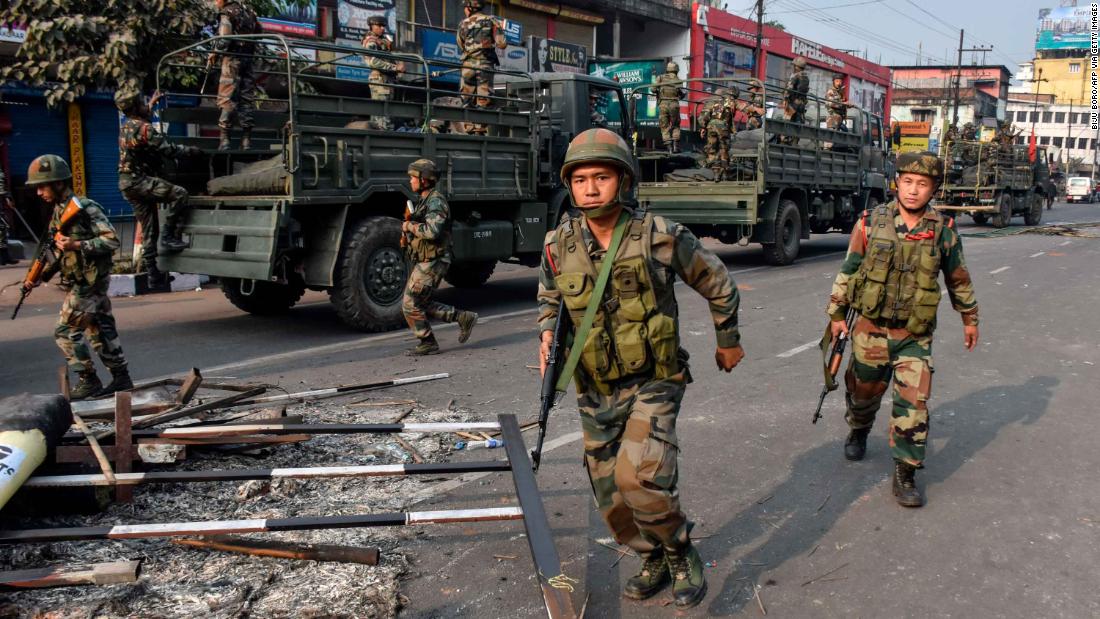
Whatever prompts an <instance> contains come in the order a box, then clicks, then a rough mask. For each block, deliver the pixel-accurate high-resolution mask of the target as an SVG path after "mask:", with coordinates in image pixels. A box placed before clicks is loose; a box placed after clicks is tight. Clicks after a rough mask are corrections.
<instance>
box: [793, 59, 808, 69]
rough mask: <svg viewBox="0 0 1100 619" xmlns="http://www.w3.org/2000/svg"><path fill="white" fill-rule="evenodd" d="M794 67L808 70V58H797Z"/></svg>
mask: <svg viewBox="0 0 1100 619" xmlns="http://www.w3.org/2000/svg"><path fill="white" fill-rule="evenodd" d="M794 66H796V67H798V68H799V69H805V68H806V57H805V56H799V57H798V58H795V59H794Z"/></svg>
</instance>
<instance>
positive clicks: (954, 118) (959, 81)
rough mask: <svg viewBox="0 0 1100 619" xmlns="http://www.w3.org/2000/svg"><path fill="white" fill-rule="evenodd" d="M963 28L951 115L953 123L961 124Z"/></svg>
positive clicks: (960, 35)
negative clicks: (953, 106) (953, 107)
mask: <svg viewBox="0 0 1100 619" xmlns="http://www.w3.org/2000/svg"><path fill="white" fill-rule="evenodd" d="M963 32H964V31H963V30H962V29H959V60H958V63H957V64H956V67H955V111H954V113H952V115H951V124H953V125H956V126H957V125H958V124H959V97H960V95H961V93H960V92H959V90H960V89H961V88H962V72H963Z"/></svg>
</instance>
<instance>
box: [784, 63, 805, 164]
mask: <svg viewBox="0 0 1100 619" xmlns="http://www.w3.org/2000/svg"><path fill="white" fill-rule="evenodd" d="M792 66H793V67H794V70H793V71H792V72H791V78H790V79H789V80H787V91H786V94H785V96H784V100H783V101H784V105H785V109H784V110H783V116H784V118H786V119H787V120H789V121H791V122H794V123H800V124H801V123H805V122H806V94H807V93H809V92H810V78H809V77H807V76H806V59H805V58H803V57H802V56H799V57H798V58H795V59H794V63H792ZM783 142H784V143H785V144H798V138H797V137H795V136H792V135H788V136H784V138H783Z"/></svg>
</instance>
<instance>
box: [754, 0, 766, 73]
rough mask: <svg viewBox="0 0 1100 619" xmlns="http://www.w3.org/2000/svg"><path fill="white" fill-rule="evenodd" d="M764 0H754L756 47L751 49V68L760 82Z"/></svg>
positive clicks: (762, 52)
mask: <svg viewBox="0 0 1100 619" xmlns="http://www.w3.org/2000/svg"><path fill="white" fill-rule="evenodd" d="M763 45H764V0H756V49H755V50H754V51H753V58H752V70H753V72H754V73H756V78H757V79H759V80H760V81H761V82H763V81H764V78H765V76H763V75H760V67H761V65H762V63H761V62H760V61H761V60H763V56H764V47H763Z"/></svg>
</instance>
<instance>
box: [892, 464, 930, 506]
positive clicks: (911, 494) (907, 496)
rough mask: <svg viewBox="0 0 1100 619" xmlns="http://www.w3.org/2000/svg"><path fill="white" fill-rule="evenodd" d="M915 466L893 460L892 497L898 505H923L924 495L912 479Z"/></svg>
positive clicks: (914, 474) (914, 473)
mask: <svg viewBox="0 0 1100 619" xmlns="http://www.w3.org/2000/svg"><path fill="white" fill-rule="evenodd" d="M916 473H917V467H915V466H913V465H912V464H908V463H905V462H902V461H901V460H894V498H895V499H897V502H898V505H901V506H903V507H920V506H922V505H924V495H922V494H921V493H920V489H919V488H917V482H916V480H915V479H914V477H915V476H916Z"/></svg>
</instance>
